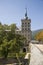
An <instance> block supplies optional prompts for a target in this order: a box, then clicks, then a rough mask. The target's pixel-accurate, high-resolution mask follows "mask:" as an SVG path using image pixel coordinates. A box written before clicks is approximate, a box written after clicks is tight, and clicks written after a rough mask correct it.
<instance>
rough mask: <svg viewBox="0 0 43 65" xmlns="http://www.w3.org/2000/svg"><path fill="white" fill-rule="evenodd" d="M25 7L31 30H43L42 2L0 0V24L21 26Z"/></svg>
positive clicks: (40, 0)
mask: <svg viewBox="0 0 43 65" xmlns="http://www.w3.org/2000/svg"><path fill="white" fill-rule="evenodd" d="M26 7H27V13H28V17H29V18H30V19H31V30H37V29H42V28H43V0H0V22H2V24H12V23H15V24H16V25H17V26H18V27H20V26H21V19H23V18H24V16H25V12H26V11H25V8H26Z"/></svg>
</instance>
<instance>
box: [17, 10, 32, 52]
mask: <svg viewBox="0 0 43 65" xmlns="http://www.w3.org/2000/svg"><path fill="white" fill-rule="evenodd" d="M16 34H20V35H23V36H24V37H25V38H26V41H24V42H25V44H24V49H25V48H26V51H28V46H29V42H30V41H31V19H28V17H27V11H26V13H25V18H24V19H21V30H16Z"/></svg>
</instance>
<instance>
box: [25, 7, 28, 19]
mask: <svg viewBox="0 0 43 65" xmlns="http://www.w3.org/2000/svg"><path fill="white" fill-rule="evenodd" d="M25 17H26V19H28V16H27V8H26V13H25Z"/></svg>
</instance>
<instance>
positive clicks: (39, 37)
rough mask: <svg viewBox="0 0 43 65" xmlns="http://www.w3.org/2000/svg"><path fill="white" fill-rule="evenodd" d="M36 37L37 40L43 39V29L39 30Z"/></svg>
mask: <svg viewBox="0 0 43 65" xmlns="http://www.w3.org/2000/svg"><path fill="white" fill-rule="evenodd" d="M35 39H36V40H39V41H43V31H40V32H38V33H37V34H36V35H35Z"/></svg>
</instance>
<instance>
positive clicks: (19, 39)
mask: <svg viewBox="0 0 43 65" xmlns="http://www.w3.org/2000/svg"><path fill="white" fill-rule="evenodd" d="M15 29H16V25H15V24H11V25H9V26H8V25H6V24H5V25H2V24H1V23H0V48H1V49H0V51H1V55H2V56H3V57H4V58H7V57H8V54H9V53H19V52H20V49H21V48H22V47H23V44H24V43H23V42H24V40H25V38H24V37H23V36H21V35H18V34H16V33H15Z"/></svg>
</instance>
